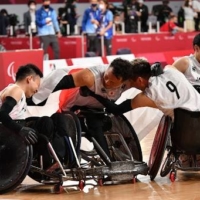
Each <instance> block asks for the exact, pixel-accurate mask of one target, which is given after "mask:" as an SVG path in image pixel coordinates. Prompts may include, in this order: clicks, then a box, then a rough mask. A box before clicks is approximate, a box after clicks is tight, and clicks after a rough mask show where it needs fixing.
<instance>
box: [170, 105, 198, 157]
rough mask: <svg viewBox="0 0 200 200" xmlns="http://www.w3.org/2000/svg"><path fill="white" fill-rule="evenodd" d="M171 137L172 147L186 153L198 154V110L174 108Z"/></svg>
mask: <svg viewBox="0 0 200 200" xmlns="http://www.w3.org/2000/svg"><path fill="white" fill-rule="evenodd" d="M174 119H175V120H174V123H173V127H172V130H171V139H172V143H173V145H174V147H176V149H177V150H181V151H183V152H185V153H187V154H200V112H191V111H187V110H183V109H175V110H174Z"/></svg>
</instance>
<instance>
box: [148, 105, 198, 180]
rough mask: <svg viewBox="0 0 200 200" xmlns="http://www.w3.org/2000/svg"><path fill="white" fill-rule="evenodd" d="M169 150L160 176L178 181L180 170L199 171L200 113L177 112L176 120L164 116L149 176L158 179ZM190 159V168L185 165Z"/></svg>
mask: <svg viewBox="0 0 200 200" xmlns="http://www.w3.org/2000/svg"><path fill="white" fill-rule="evenodd" d="M165 150H167V157H166V159H165V161H164V163H163V165H162V167H161V170H160V176H161V177H164V176H166V175H167V174H169V173H170V175H169V178H170V180H171V181H172V182H174V181H175V179H176V175H177V170H182V171H199V170H200V166H198V163H197V154H200V112H191V111H187V110H183V109H180V108H179V109H175V110H174V120H173V122H172V119H171V118H170V117H169V116H163V117H162V118H161V121H160V123H159V126H158V129H157V132H156V135H155V138H154V141H153V145H152V149H151V153H150V158H149V175H150V178H151V180H154V178H155V177H156V175H157V173H158V171H159V168H160V166H161V163H162V159H163V156H164V153H165ZM182 156H187V158H188V164H189V165H188V166H186V165H184V164H183V162H182V161H181V157H182Z"/></svg>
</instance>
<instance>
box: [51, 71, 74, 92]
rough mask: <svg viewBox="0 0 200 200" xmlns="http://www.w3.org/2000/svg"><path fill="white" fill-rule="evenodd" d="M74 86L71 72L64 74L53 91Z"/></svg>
mask: <svg viewBox="0 0 200 200" xmlns="http://www.w3.org/2000/svg"><path fill="white" fill-rule="evenodd" d="M74 87H76V86H75V84H74V79H73V76H72V75H71V74H69V75H66V76H64V77H63V78H62V79H61V81H60V82H59V83H58V84H57V85H56V87H55V88H54V90H53V92H56V91H58V90H64V89H70V88H74Z"/></svg>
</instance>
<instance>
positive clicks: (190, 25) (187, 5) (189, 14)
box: [183, 0, 197, 31]
mask: <svg viewBox="0 0 200 200" xmlns="http://www.w3.org/2000/svg"><path fill="white" fill-rule="evenodd" d="M183 9H184V17H185V23H186V30H187V31H194V30H195V27H194V18H196V17H197V13H196V12H195V10H194V9H193V7H192V1H191V0H185V2H184V6H183Z"/></svg>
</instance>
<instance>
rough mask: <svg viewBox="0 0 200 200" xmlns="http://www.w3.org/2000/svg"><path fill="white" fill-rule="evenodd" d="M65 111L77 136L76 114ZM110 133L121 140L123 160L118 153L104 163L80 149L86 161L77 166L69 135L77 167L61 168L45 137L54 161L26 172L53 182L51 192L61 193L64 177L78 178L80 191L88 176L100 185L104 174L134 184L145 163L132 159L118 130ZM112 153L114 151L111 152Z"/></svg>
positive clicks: (107, 134) (78, 130)
mask: <svg viewBox="0 0 200 200" xmlns="http://www.w3.org/2000/svg"><path fill="white" fill-rule="evenodd" d="M65 114H68V115H70V116H71V117H72V118H73V119H74V122H75V124H76V131H77V133H78V135H80V131H81V127H80V126H79V125H80V123H79V120H78V118H77V116H76V115H75V114H74V113H72V112H66V113H65ZM124 119H125V120H124ZM122 120H124V122H125V124H127V122H128V121H126V118H125V117H124V116H122ZM127 127H128V128H130V127H131V128H132V126H131V125H130V124H129V123H128V126H127ZM131 131H132V130H131ZM133 131H134V130H133ZM134 133H135V132H134ZM132 134H133V132H132ZM105 135H106V137H107V138H109V137H110V135H109V132H106V133H105ZM111 135H114V136H116V135H117V137H119V138H120V140H121V141H122V144H123V147H124V149H125V151H126V152H125V153H127V154H128V156H127V155H126V157H125V159H124V158H123V156H122V157H120V155H118V158H120V159H119V160H120V161H115V162H111V161H110V160H108V162H107V163H105V162H104V161H102V159H101V156H102V155H98V154H96V153H94V154H93V156H92V157H90V156H91V154H90V153H91V152H81V154H82V155H84V156H83V157H84V158H85V159H86V161H88V163H87V165H88V166H86V165H81V164H80V162H79V159H78V156H77V148H76V147H74V145H73V142H72V140H71V138H70V137H69V141H70V144H71V147H72V150H73V153H74V156H75V158H76V166H77V167H73V168H70V169H69V168H65V167H64V166H63V165H62V164H61V162H60V160H59V158H58V157H57V155H56V152H55V151H54V149H53V147H52V145H51V143H50V142H49V141H48V140H46V144H47V147H48V149H49V151H50V152H51V155H52V157H53V159H54V161H55V163H54V164H53V165H52V166H51V167H50V168H48V169H47V170H44V169H43V167H42V166H43V164H42V159H41V163H40V166H39V167H38V166H34V164H32V165H31V166H28V167H27V169H28V170H29V169H30V170H29V174H30V173H31V172H36V173H38V174H40V175H41V177H42V179H41V180H36V181H39V182H41V183H44V184H54V192H55V193H60V192H62V190H63V182H64V181H68V180H73V181H78V182H79V183H78V187H79V188H80V190H82V189H83V188H84V186H85V184H86V181H87V180H91V179H94V180H96V182H97V183H98V184H99V185H103V184H104V182H106V179H105V177H107V176H108V177H109V178H110V179H109V181H111V183H114V182H115V181H117V182H124V181H126V182H127V181H133V183H134V182H135V181H136V176H137V175H138V174H143V175H147V173H148V167H147V164H146V163H144V162H142V161H141V160H140V161H135V160H134V156H133V155H132V152H131V150H130V147H128V146H127V143H126V141H125V140H124V138H123V135H122V134H121V133H116V132H111ZM133 138H134V140H135V142H136V146H137V148H138V154H139V158H140V159H142V152H141V147H140V144H139V141H138V138H137V135H136V134H135V135H133ZM79 145H80V144H77V147H79ZM95 148H99V149H98V150H99V151H100V152H104V151H103V149H102V148H101V147H100V146H99V147H98V143H97V144H96V145H95ZM110 149H111V150H112V148H110ZM28 153H29V152H28V151H27V154H28ZM104 153H105V152H104ZM115 154H116V152H115ZM31 155H32V152H31ZM123 155H124V154H123ZM95 156H97V157H99V160H100V162H99V161H98V160H96V158H94V157H95ZM30 158H31V159H32V157H31V156H30ZM87 158H88V159H87ZM123 159H124V160H123ZM27 169H26V170H25V172H26V173H25V172H24V174H27V173H28V170H27ZM43 177H46V178H48V180H45V179H43ZM24 178H25V176H24V177H23V179H24ZM32 178H33V179H34V177H32ZM23 179H22V180H21V179H20V181H21V182H22V181H23ZM21 182H20V183H21ZM17 186H18V183H16V184H15V185H13V186H12V187H11V188H9V189H8V190H7V189H6V190H4V188H1V189H0V192H1V193H5V192H8V191H10V190H12V189H13V188H15V187H17Z"/></svg>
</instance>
